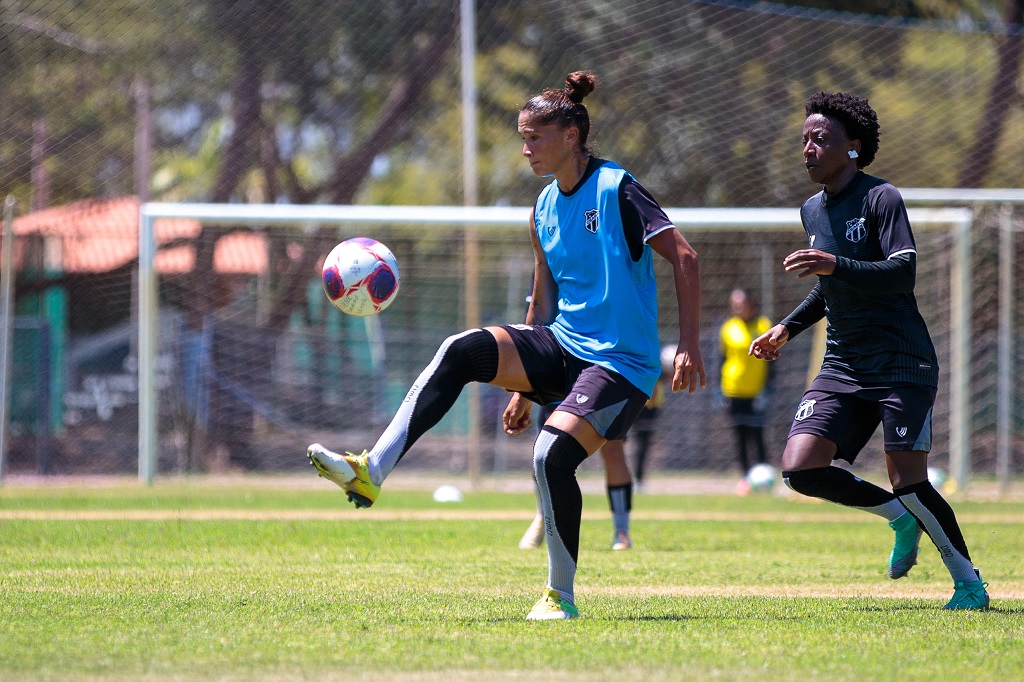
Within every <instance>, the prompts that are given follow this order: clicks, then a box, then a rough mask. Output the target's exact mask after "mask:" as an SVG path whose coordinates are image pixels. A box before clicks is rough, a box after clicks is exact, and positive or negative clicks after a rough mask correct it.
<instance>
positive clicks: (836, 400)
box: [789, 377, 936, 463]
mask: <svg viewBox="0 0 1024 682" xmlns="http://www.w3.org/2000/svg"><path fill="white" fill-rule="evenodd" d="M935 393H936V389H935V388H934V387H933V386H924V385H921V384H893V385H880V384H874V385H870V386H856V385H853V384H844V383H841V382H837V381H835V380H830V379H821V378H820V377H819V378H817V379H815V380H814V381H813V382H812V383H811V386H810V388H808V389H807V392H806V393H804V397H803V400H802V401H801V402H800V406H799V407H798V408H797V411H796V414H795V415H794V417H793V425H792V426H791V427H790V429H789V435H790V437H792V436H793V435H795V434H798V433H810V434H813V435H815V436H821V437H822V438H825V439H827V440H830V441H832V442H833V443H835V444H836V446H837V447H838V450H837V451H836V459H845V460H846V461H847V462H850V463H852V462H853V460H855V459H856V458H857V454H858V453H859V452H860V451H861V450H862V449H863V448H864V446H865V445H867V442H868V441H869V440H870V439H871V436H872V435H874V433H875V429H877V428H878V424H879V423H881V424H882V434H883V437H884V441H885V451H886V452H901V451H905V450H917V451H921V452H928V451H930V450H931V448H932V406H933V405H934V404H935Z"/></svg>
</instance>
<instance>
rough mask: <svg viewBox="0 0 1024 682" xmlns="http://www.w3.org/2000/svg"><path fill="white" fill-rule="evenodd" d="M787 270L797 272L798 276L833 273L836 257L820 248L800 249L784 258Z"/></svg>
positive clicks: (783, 262) (783, 261) (784, 265)
mask: <svg viewBox="0 0 1024 682" xmlns="http://www.w3.org/2000/svg"><path fill="white" fill-rule="evenodd" d="M782 265H783V267H785V268H786V272H796V273H797V275H796V276H797V277H801V278H802V277H807V276H808V275H831V274H832V273H833V272H835V271H836V257H835V256H834V255H832V254H831V253H825V252H824V251H819V250H818V249H800V250H799V251H794V252H793V253H791V254H789V255H788V256H786V257H785V258H784V259H783V260H782Z"/></svg>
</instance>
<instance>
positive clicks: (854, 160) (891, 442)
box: [750, 92, 989, 609]
mask: <svg viewBox="0 0 1024 682" xmlns="http://www.w3.org/2000/svg"><path fill="white" fill-rule="evenodd" d="M805 113H806V116H807V118H806V120H805V122H804V128H803V156H804V165H805V167H806V168H807V174H808V175H809V176H810V179H811V180H812V181H813V182H815V183H818V184H820V185H823V188H822V190H821V191H820V192H819V193H818V194H816V195H814V196H813V197H811V198H810V199H808V200H807V201H806V202H805V203H804V205H803V207H802V208H801V209H800V219H801V221H802V222H803V225H804V230H805V231H806V232H807V239H808V242H809V246H810V248H807V249H801V250H799V251H795V252H793V253H791V254H790V255H789V256H787V257H786V258H785V260H784V261H783V264H784V266H785V269H786V272H793V273H796V274H797V276H798V277H807V276H810V275H817V277H818V281H817V283H816V284H815V285H814V288H813V289H812V290H811V292H810V293H809V294H808V295H807V298H806V299H804V301H803V303H801V304H800V305H799V306H797V308H796V309H795V310H794V311H793V312H792V313H790V314H789V316H787V317H786V318H785V319H784V320H782V322H781V323H779V324H778V325H776V326H774V327H772V329H770V330H769V331H768V332H766V333H765V334H763V335H761V336H759V337H758V338H757V339H755V340H754V341H753V343H751V345H750V353H751V354H752V355H754V356H755V357H759V358H764V359H766V360H775V359H776V358H778V357H779V352H780V349H781V348H782V346H783V345H784V344H785V343H786V341H787V340H788V339H790V338H792V337H794V336H796V335H797V334H799V333H800V332H801V331H803V330H804V329H807V328H808V327H809V326H811V325H812V324H814V323H815V322H817V321H818V320H820V319H821V318H822V317H827V321H828V334H827V342H826V350H825V358H824V361H823V363H822V366H821V370H820V371H819V373H818V376H817V378H815V380H814V381H813V382H812V383H811V386H810V387H809V388H808V390H807V392H806V393H805V394H804V397H803V400H802V402H801V403H800V406H799V408H798V409H797V411H796V415H795V416H794V419H793V424H792V427H791V428H790V433H789V440H788V442H787V444H786V449H785V452H784V453H783V456H782V468H783V478H784V480H785V481H786V484H787V485H789V486H790V487H791V488H792V489H793V490H795V491H797V492H799V493H802V494H804V495H809V496H812V497H819V498H822V499H826V500H829V501H832V502H836V503H838V504H842V505H846V506H849V507H857V508H860V509H863V510H865V511H868V512H871V513H873V514H877V515H879V516H882V517H883V518H885V519H887V520H888V521H889V525H890V526H892V528H893V530H895V531H896V542H895V545H894V547H893V551H892V553H891V555H890V557H889V576H890V577H892V578H900V577H903V576H904V575H906V574H907V572H908V571H909V570H910V568H911V567H912V566H913V565H914V564H915V563H916V561H917V554H918V542H919V540H920V533H921V530H920V529H921V528H923V529H924V530H925V531H926V532H927V533H928V535H929V537H930V538H931V539H932V542H934V543H935V546H936V547H937V548H938V550H939V554H940V555H941V556H942V561H943V563H944V564H945V565H946V568H947V569H948V570H949V573H950V575H951V576H952V578H953V584H954V592H953V598H952V599H951V600H950V601H949V603H948V604H946V606H945V608H947V609H984V608H988V604H989V596H988V592H986V590H985V587H986V586H987V583H984V582H983V581H982V579H981V574H980V573H979V572H978V571H977V569H975V568H974V565H973V564H972V562H971V558H970V554H969V552H968V550H967V544H966V542H965V541H964V538H963V534H962V533H961V532H960V526H959V524H958V523H957V520H956V516H955V515H954V514H953V510H952V508H951V507H950V506H949V504H948V503H947V502H946V501H945V500H944V499H943V498H942V496H941V495H940V494H939V493H938V491H936V490H935V489H934V488H933V487H932V485H931V483H930V482H929V481H928V471H927V469H928V451H929V450H930V449H931V418H932V405H933V404H934V401H935V392H936V387H937V385H938V362H937V359H936V356H935V349H934V347H933V346H932V342H931V337H930V336H929V334H928V329H927V327H926V326H925V323H924V319H923V318H922V317H921V314H920V312H919V311H918V308H917V301H916V299H915V298H914V284H915V279H916V267H917V250H916V247H915V244H914V237H913V234H912V232H911V229H910V221H909V219H908V217H907V211H906V208H905V206H904V204H903V199H902V197H901V196H900V193H899V191H898V190H897V189H896V188H895V187H893V186H892V185H890V184H889V183H888V182H886V181H885V180H882V179H879V178H875V177H872V176H870V175H867V174H865V173H864V172H863V171H862V170H861V169H863V168H864V167H866V166H867V165H868V164H870V163H871V162H872V161H873V160H874V158H875V154H876V152H877V151H878V140H879V125H878V118H877V115H876V114H875V111H874V110H873V109H872V108H871V107H870V106H869V105H868V102H867V100H866V99H864V98H862V97H858V96H856V95H851V94H848V93H842V92H840V93H818V94H816V95H814V96H813V97H811V98H810V99H809V100H808V101H807V104H806V106H805ZM879 423H881V424H882V428H883V433H884V437H885V460H886V466H887V469H888V473H889V480H890V482H891V483H892V487H893V492H891V493H890V492H889V491H887V490H883V489H882V488H879V487H878V486H876V485H873V484H871V483H868V482H867V481H864V480H862V479H860V478H858V477H856V476H854V475H853V474H852V473H850V472H849V471H846V470H845V469H842V468H840V467H834V466H830V464H831V462H832V460H834V459H844V460H847V461H848V462H853V461H854V459H855V458H856V457H857V453H858V452H859V451H860V450H861V449H862V448H863V447H864V445H865V444H866V443H867V442H868V440H869V439H870V437H871V435H872V434H873V433H874V431H875V430H876V429H877V427H878V424H879ZM908 510H909V513H908Z"/></svg>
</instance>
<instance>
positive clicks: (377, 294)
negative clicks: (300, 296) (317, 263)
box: [323, 237, 399, 317]
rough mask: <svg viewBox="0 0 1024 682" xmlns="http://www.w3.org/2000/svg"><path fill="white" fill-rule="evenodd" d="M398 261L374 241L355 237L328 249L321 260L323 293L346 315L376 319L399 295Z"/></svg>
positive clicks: (385, 248)
mask: <svg viewBox="0 0 1024 682" xmlns="http://www.w3.org/2000/svg"><path fill="white" fill-rule="evenodd" d="M398 282H399V275H398V261H397V260H395V255H394V254H393V253H391V250H390V249H389V248H388V247H386V246H384V245H383V244H381V243H380V242H379V241H377V240H375V239H370V238H368V237H354V238H352V239H346V240H345V241H343V242H342V243H340V244H338V245H337V246H335V247H334V248H333V249H331V252H330V253H329V254H327V258H326V259H325V260H324V269H323V284H324V291H325V292H326V293H327V298H329V299H330V301H331V303H333V304H334V306H335V307H336V308H337V309H338V310H340V311H341V312H343V313H345V314H346V315H356V316H358V317H366V316H367V315H376V314H377V313H379V312H380V311H382V310H384V309H385V308H387V307H388V306H389V305H391V302H392V301H394V300H395V295H396V294H397V293H398Z"/></svg>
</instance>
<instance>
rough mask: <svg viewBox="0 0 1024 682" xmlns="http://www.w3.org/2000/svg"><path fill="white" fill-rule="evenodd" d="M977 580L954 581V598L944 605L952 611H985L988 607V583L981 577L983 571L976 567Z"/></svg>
mask: <svg viewBox="0 0 1024 682" xmlns="http://www.w3.org/2000/svg"><path fill="white" fill-rule="evenodd" d="M974 572H975V573H976V574H977V575H978V579H977V580H961V581H957V582H955V583H953V598H952V599H950V600H949V603H948V604H946V605H945V606H943V607H942V608H944V609H949V610H950V611H984V610H985V609H987V608H988V604H989V598H988V590H986V589H985V588H986V587H988V583H987V582H985V581H983V580H982V579H981V572H980V571H978V569H974Z"/></svg>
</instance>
